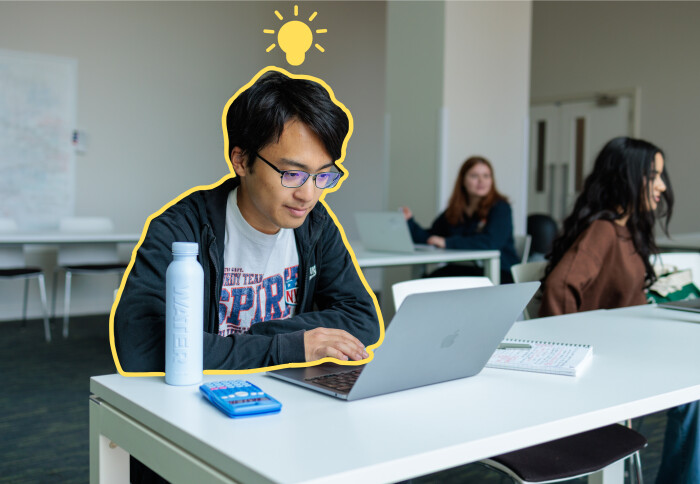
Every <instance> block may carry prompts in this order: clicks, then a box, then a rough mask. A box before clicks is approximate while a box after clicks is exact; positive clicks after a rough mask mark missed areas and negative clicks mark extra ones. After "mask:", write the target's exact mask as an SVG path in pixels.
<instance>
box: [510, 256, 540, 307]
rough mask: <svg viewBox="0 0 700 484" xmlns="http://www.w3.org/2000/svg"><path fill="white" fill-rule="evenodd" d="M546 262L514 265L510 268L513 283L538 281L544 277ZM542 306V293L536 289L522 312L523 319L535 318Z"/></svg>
mask: <svg viewBox="0 0 700 484" xmlns="http://www.w3.org/2000/svg"><path fill="white" fill-rule="evenodd" d="M548 263H549V262H548V261H546V260H545V261H538V262H528V263H526V264H515V265H514V266H512V267H511V268H510V273H511V274H512V276H513V282H530V281H539V280H542V278H543V277H544V271H545V269H546V268H547V264H548ZM541 304H542V293H541V291H540V290H539V289H538V290H537V294H535V296H534V297H533V298H532V299H531V300H530V302H529V303H528V304H527V307H526V308H525V310H524V311H523V315H524V316H525V319H532V318H536V317H537V315H538V314H539V312H540V305H541Z"/></svg>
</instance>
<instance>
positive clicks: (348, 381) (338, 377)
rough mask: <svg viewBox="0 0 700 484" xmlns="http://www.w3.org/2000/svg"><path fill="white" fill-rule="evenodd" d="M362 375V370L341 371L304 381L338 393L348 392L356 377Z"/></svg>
mask: <svg viewBox="0 0 700 484" xmlns="http://www.w3.org/2000/svg"><path fill="white" fill-rule="evenodd" d="M360 373H362V368H358V369H356V370H352V371H343V372H339V373H331V374H329V375H322V376H315V377H313V378H305V380H306V381H308V382H311V383H316V384H317V385H323V386H324V387H328V388H331V389H333V390H337V391H339V392H346V393H347V392H349V391H350V389H351V388H352V386H353V385H354V384H355V382H356V381H357V377H358V376H360Z"/></svg>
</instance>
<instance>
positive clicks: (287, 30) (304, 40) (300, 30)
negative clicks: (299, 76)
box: [277, 20, 314, 66]
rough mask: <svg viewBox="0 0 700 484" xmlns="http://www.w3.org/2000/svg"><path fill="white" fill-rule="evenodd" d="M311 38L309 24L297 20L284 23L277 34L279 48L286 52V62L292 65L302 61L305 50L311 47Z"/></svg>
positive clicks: (297, 64) (299, 63)
mask: <svg viewBox="0 0 700 484" xmlns="http://www.w3.org/2000/svg"><path fill="white" fill-rule="evenodd" d="M313 39H314V36H313V34H312V33H311V29H310V28H309V26H308V25H306V24H305V23H304V22H300V21H298V20H290V21H289V22H287V23H286V24H284V25H283V26H282V28H281V29H280V33H279V34H278V35H277V41H278V42H279V44H280V49H282V50H283V51H284V52H285V54H287V62H289V63H290V64H291V65H293V66H299V65H301V64H302V63H303V62H304V59H305V58H306V51H307V50H309V47H311V44H312V43H313V41H314V40H313Z"/></svg>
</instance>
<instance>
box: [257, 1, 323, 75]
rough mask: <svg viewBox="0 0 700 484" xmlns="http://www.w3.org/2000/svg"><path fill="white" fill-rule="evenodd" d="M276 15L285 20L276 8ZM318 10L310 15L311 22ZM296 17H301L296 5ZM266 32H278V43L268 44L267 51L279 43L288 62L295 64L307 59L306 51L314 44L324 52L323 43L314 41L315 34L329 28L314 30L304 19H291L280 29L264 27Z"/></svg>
mask: <svg viewBox="0 0 700 484" xmlns="http://www.w3.org/2000/svg"><path fill="white" fill-rule="evenodd" d="M274 12H275V16H276V17H277V18H278V19H279V20H282V21H284V17H283V16H282V14H281V13H280V12H279V11H278V10H275V11H274ZM317 15H318V12H314V13H313V14H311V16H310V17H309V22H312V21H313V20H314V19H315V18H316V16H317ZM294 17H299V6H298V5H294ZM263 33H264V34H268V35H275V34H277V43H276V44H275V43H272V44H270V45H268V47H267V49H266V50H265V52H271V51H272V50H273V49H274V48H275V47H277V45H279V47H280V49H282V50H283V51H284V53H285V54H286V57H287V62H288V63H289V64H291V65H293V66H298V65H301V64H302V63H303V62H304V60H305V59H306V52H307V51H308V50H309V48H310V47H311V46H312V45H313V46H314V47H316V49H317V50H318V51H319V52H321V53H323V52H325V51H326V50H325V49H324V48H323V46H322V45H321V44H319V43H318V42H317V43H314V39H313V35H314V33H315V34H325V33H328V29H316V30H315V31H312V30H311V28H310V27H309V26H308V25H307V24H306V23H304V22H303V21H302V20H290V21H288V22H286V23H284V24H283V25H282V26H281V27H280V28H279V29H278V30H275V29H263Z"/></svg>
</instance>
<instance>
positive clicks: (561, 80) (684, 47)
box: [531, 2, 700, 233]
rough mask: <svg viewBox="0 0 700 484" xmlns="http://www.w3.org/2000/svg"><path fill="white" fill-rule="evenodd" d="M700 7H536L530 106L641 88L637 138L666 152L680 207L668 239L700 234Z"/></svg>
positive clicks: (639, 4)
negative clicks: (699, 199) (699, 210)
mask: <svg viewBox="0 0 700 484" xmlns="http://www.w3.org/2000/svg"><path fill="white" fill-rule="evenodd" d="M698 19H700V3H698V2H535V4H534V9H533V35H532V86H531V95H532V99H533V100H537V99H542V98H552V97H557V96H561V97H567V96H571V95H579V94H590V93H598V92H606V91H610V90H615V89H627V88H634V87H639V88H641V132H640V136H641V137H642V138H644V139H648V140H649V141H651V142H653V143H654V144H656V145H658V146H659V147H661V148H662V149H663V150H664V151H665V153H666V167H667V169H668V170H669V173H670V175H671V180H672V182H673V187H674V190H675V195H676V206H675V210H674V212H675V213H674V216H673V220H672V223H671V227H670V228H671V232H672V233H673V232H675V233H683V232H697V231H699V230H700V221H699V219H698V217H697V206H698V202H697V195H696V193H697V182H698V180H700V163H699V162H698V153H700V138H699V137H698V135H697V133H698V129H699V128H700V96H699V95H698V86H700V55H698V46H700V29H698V28H697V23H698Z"/></svg>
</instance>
